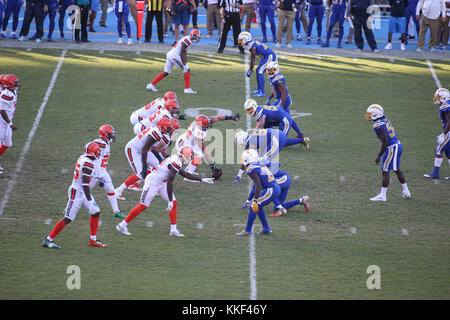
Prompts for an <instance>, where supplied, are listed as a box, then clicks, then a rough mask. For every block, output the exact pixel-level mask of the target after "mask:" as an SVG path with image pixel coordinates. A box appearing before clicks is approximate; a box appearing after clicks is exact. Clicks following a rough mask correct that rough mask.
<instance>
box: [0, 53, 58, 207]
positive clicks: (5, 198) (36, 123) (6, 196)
mask: <svg viewBox="0 0 450 320" xmlns="http://www.w3.org/2000/svg"><path fill="white" fill-rule="evenodd" d="M66 53H67V49H64V50H63V52H62V53H61V56H60V57H59V61H58V64H57V65H56V68H55V71H54V72H53V76H52V79H51V80H50V84H49V85H48V88H47V92H46V93H45V96H44V99H43V100H42V103H41V106H40V107H39V111H38V113H37V114H36V118H35V119H34V122H33V126H32V128H31V130H30V132H29V133H28V138H27V140H26V141H25V145H24V146H23V149H22V152H21V153H20V156H19V160H18V161H17V166H16V169H15V170H14V172H13V173H12V177H11V180H9V184H8V186H7V187H6V191H5V194H4V196H3V199H2V202H1V203H0V216H1V215H2V214H3V212H4V211H5V207H6V204H7V203H8V201H9V194H10V193H11V192H12V191H13V189H14V186H15V185H16V182H17V178H18V175H19V172H20V171H21V170H22V166H23V162H24V161H25V157H26V155H27V153H28V151H29V150H30V146H31V142H32V141H33V138H34V134H35V133H36V130H37V129H38V127H39V123H40V121H41V117H42V114H43V113H44V109H45V106H46V105H47V101H48V99H49V98H50V94H51V93H52V90H53V87H54V86H55V83H56V78H57V77H58V74H59V70H60V69H61V66H62V63H63V61H64V56H65V55H66Z"/></svg>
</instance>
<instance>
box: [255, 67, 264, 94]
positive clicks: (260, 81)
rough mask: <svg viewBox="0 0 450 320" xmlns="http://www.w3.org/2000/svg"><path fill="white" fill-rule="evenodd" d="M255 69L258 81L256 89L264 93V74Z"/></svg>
mask: <svg viewBox="0 0 450 320" xmlns="http://www.w3.org/2000/svg"><path fill="white" fill-rule="evenodd" d="M258 71H259V70H257V71H256V72H257V73H256V82H257V83H258V90H259V92H261V93H264V94H265V93H266V89H265V87H264V74H260V73H259V72H258Z"/></svg>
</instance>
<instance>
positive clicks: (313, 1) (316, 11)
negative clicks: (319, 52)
mask: <svg viewBox="0 0 450 320" xmlns="http://www.w3.org/2000/svg"><path fill="white" fill-rule="evenodd" d="M323 3H324V1H323V0H309V9H308V16H309V24H308V34H307V38H306V44H311V31H312V27H313V24H314V20H316V23H317V44H322V40H321V39H320V37H321V36H322V20H323V14H324V13H325V7H324V6H323Z"/></svg>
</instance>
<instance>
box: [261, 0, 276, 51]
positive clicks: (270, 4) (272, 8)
mask: <svg viewBox="0 0 450 320" xmlns="http://www.w3.org/2000/svg"><path fill="white" fill-rule="evenodd" d="M256 2H257V11H258V14H259V19H260V24H261V31H262V34H263V39H262V42H267V31H266V17H267V18H268V19H269V23H270V30H271V31H272V37H273V43H277V29H276V24H275V12H276V11H277V5H276V2H274V1H272V0H257V1H256Z"/></svg>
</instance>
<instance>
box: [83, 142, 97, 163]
mask: <svg viewBox="0 0 450 320" xmlns="http://www.w3.org/2000/svg"><path fill="white" fill-rule="evenodd" d="M84 154H86V155H88V156H93V157H94V158H95V159H98V157H99V156H100V147H99V146H98V144H97V143H96V142H95V141H91V142H88V143H87V144H86V145H85V146H84Z"/></svg>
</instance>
